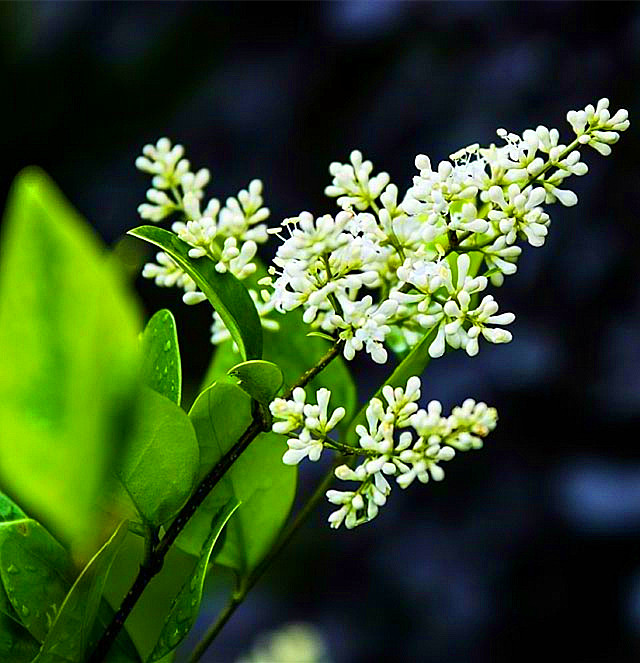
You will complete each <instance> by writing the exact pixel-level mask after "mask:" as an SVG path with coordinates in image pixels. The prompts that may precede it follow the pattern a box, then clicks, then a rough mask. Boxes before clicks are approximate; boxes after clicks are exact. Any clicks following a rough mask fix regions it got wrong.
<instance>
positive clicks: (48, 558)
mask: <svg viewBox="0 0 640 663" xmlns="http://www.w3.org/2000/svg"><path fill="white" fill-rule="evenodd" d="M0 577H1V578H2V584H3V585H4V588H5V590H6V592H7V596H8V597H9V600H10V601H11V605H12V606H13V608H14V609H15V611H16V613H17V615H18V617H19V618H20V620H21V621H22V623H23V624H24V626H25V627H26V628H27V629H28V630H29V632H30V633H31V635H33V637H34V638H36V639H37V640H38V641H40V642H42V641H43V640H44V639H45V637H46V635H47V632H48V630H49V628H50V627H51V624H52V623H53V620H54V619H55V617H56V615H57V613H58V610H60V607H61V605H62V603H63V601H64V597H65V596H66V594H67V590H68V588H69V587H70V586H71V583H72V582H73V577H74V568H73V565H72V564H71V560H70V558H69V555H68V554H67V551H66V550H65V549H64V548H63V547H62V546H61V545H60V544H59V543H58V542H57V541H56V540H55V539H54V538H53V537H52V536H51V535H50V534H49V533H48V532H47V531H46V530H45V529H44V528H43V527H42V526H41V525H40V524H39V523H37V522H36V521H35V520H29V519H25V520H15V521H13V522H11V523H6V524H3V525H0Z"/></svg>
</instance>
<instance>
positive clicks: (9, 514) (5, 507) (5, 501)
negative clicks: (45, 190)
mask: <svg viewBox="0 0 640 663" xmlns="http://www.w3.org/2000/svg"><path fill="white" fill-rule="evenodd" d="M26 518H27V515H26V514H25V512H24V511H23V510H22V509H21V508H20V507H19V506H18V505H17V504H16V503H15V502H14V501H13V500H12V499H10V498H9V497H7V496H6V495H5V494H4V493H1V492H0V523H10V522H12V521H14V520H25V519H26ZM0 613H2V614H3V615H6V616H7V617H10V618H11V619H13V620H14V621H16V622H17V623H18V624H22V622H21V621H20V617H18V614H17V613H16V611H15V610H14V608H13V606H12V605H11V602H10V601H9V597H8V596H7V592H6V591H5V589H4V585H3V584H2V583H0ZM0 617H1V615H0ZM1 632H2V629H0V633H1Z"/></svg>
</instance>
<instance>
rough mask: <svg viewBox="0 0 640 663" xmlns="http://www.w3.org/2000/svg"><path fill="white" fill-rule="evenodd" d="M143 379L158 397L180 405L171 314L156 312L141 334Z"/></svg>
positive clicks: (179, 377)
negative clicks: (160, 396)
mask: <svg viewBox="0 0 640 663" xmlns="http://www.w3.org/2000/svg"><path fill="white" fill-rule="evenodd" d="M142 379H143V381H144V383H145V384H146V385H147V386H148V387H151V389H153V390H154V391H157V392H158V393H159V394H162V395H163V396H166V397H167V398H168V399H169V400H170V401H173V402H174V403H175V404H176V405H180V396H181V391H182V368H181V364H180V348H179V347H178V333H177V330H176V321H175V318H174V317H173V314H172V313H171V311H168V310H167V309H162V310H161V311H158V312H157V313H156V314H155V315H154V316H153V317H152V318H151V320H149V322H148V323H147V326H146V327H145V329H144V333H143V335H142Z"/></svg>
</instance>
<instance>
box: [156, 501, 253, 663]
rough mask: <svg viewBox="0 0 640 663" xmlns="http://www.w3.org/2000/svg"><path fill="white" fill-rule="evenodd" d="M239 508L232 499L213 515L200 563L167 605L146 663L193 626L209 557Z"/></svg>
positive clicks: (170, 647)
mask: <svg viewBox="0 0 640 663" xmlns="http://www.w3.org/2000/svg"><path fill="white" fill-rule="evenodd" d="M239 506H240V503H239V502H238V501H237V500H236V499H234V498H232V499H230V500H229V502H228V503H227V504H226V505H225V506H224V507H223V508H222V509H221V510H220V511H219V513H217V514H216V515H215V517H214V519H213V522H212V523H211V527H210V529H211V532H210V534H209V536H208V537H207V540H206V541H205V542H204V544H203V546H202V550H201V552H200V559H199V560H198V563H197V564H196V566H195V568H194V570H193V572H192V574H191V576H190V577H189V578H187V580H186V581H185V583H184V585H183V586H182V589H181V590H180V592H179V593H178V595H177V596H176V598H175V600H174V602H173V604H172V605H171V609H170V610H169V614H168V615H167V618H166V619H165V622H164V627H163V629H162V633H161V635H160V638H159V639H158V643H157V644H156V647H155V649H154V650H153V652H152V654H151V656H150V658H149V659H148V661H147V663H153V662H154V661H159V660H161V659H162V658H163V657H164V656H166V655H167V654H169V653H170V652H171V651H172V650H174V649H175V648H176V647H177V646H178V645H179V644H180V643H181V642H182V641H183V640H184V638H185V637H186V636H187V633H189V631H190V630H191V627H192V626H193V625H194V623H195V621H196V618H197V616H198V612H199V610H200V603H201V601H202V590H203V588H204V580H205V577H206V574H207V567H208V566H209V560H210V558H211V553H212V552H213V548H214V546H215V544H216V541H217V540H218V537H219V536H220V534H221V532H222V530H223V529H224V526H225V525H226V524H227V522H228V521H229V518H231V516H232V515H233V513H234V512H235V510H236V509H237V508H238V507H239Z"/></svg>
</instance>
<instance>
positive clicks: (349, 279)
mask: <svg viewBox="0 0 640 663" xmlns="http://www.w3.org/2000/svg"><path fill="white" fill-rule="evenodd" d="M608 106H609V102H608V100H607V99H601V100H600V101H599V102H598V103H597V105H596V107H593V106H587V107H586V108H585V109H584V110H582V111H571V112H569V113H568V115H567V119H568V121H569V123H570V124H571V126H572V128H573V130H574V132H575V134H576V138H575V140H573V142H571V143H570V144H568V145H565V144H563V143H560V133H559V132H558V130H557V129H548V128H547V127H544V126H538V127H537V128H536V129H527V130H526V131H524V132H523V134H522V135H521V136H520V135H517V134H514V133H509V132H507V131H506V130H504V129H499V130H498V132H497V133H498V136H499V137H500V138H501V139H502V140H503V141H504V144H503V145H501V146H496V145H493V144H492V145H490V146H489V147H487V148H481V147H480V146H479V145H477V144H476V145H471V146H469V147H466V148H463V149H461V150H459V151H458V152H456V153H455V154H452V155H451V157H450V160H449V161H442V162H441V163H440V164H438V166H437V167H435V168H434V167H432V164H431V161H430V160H429V158H428V157H426V156H424V155H419V156H418V157H417V158H416V167H417V168H418V170H419V175H417V176H416V177H414V180H413V186H411V187H410V188H409V189H408V191H407V192H406V194H405V196H404V198H403V200H402V201H401V202H400V203H398V188H397V187H396V186H395V185H393V184H390V183H389V176H388V174H387V173H379V174H377V175H373V174H372V173H373V165H372V164H371V162H370V161H365V160H363V157H362V154H361V153H360V152H359V151H357V150H356V151H354V152H352V153H351V156H350V163H349V164H340V163H332V164H331V166H330V173H331V175H332V176H333V181H332V183H331V185H330V186H328V187H327V188H326V189H325V193H326V194H327V195H329V196H332V197H337V198H338V204H339V205H340V207H342V210H343V211H341V212H340V213H338V214H337V215H336V216H335V217H333V216H330V215H325V216H322V217H319V218H317V219H314V217H313V216H312V215H311V214H310V213H308V212H303V213H301V214H300V215H299V216H297V217H294V218H291V219H286V220H285V222H284V224H283V227H282V228H281V229H280V230H278V231H277V232H278V234H279V237H280V239H281V240H282V244H281V245H280V246H279V248H278V251H277V254H276V257H275V259H274V266H272V267H271V269H270V273H271V278H270V279H266V280H264V281H263V283H264V284H265V285H271V286H272V288H273V294H272V298H271V302H272V304H273V306H274V308H275V309H276V310H277V311H279V312H287V311H290V310H293V309H295V308H298V307H301V308H302V309H303V311H304V314H303V319H304V320H305V322H306V323H307V324H309V325H311V326H312V327H313V328H315V329H318V330H320V331H321V332H322V333H325V334H327V335H329V336H330V337H331V338H334V339H336V340H338V339H341V340H342V341H343V348H344V350H343V351H344V356H345V358H347V359H352V358H353V357H354V355H355V353H356V352H358V351H360V350H363V349H364V350H365V351H366V352H368V353H369V354H370V355H371V357H372V359H373V360H374V361H376V362H379V363H384V362H385V361H386V360H387V351H386V349H385V347H384V345H385V343H386V344H387V345H388V344H389V338H390V337H391V336H393V337H394V338H397V337H398V335H400V336H401V337H404V338H405V340H406V344H405V345H406V346H409V345H410V344H411V343H414V342H415V340H416V339H417V338H419V337H420V336H423V335H425V334H429V333H431V334H432V335H433V341H432V344H431V347H430V354H431V356H432V357H439V356H441V355H442V354H444V351H445V348H446V346H449V347H452V348H463V349H464V350H466V351H467V353H468V354H469V355H475V354H477V352H478V350H479V339H480V337H482V338H484V339H485V340H487V341H489V342H491V343H505V342H508V341H510V340H511V334H510V333H509V332H508V331H506V330H504V329H501V328H499V327H496V326H495V325H507V324H509V323H510V322H512V321H513V319H514V316H513V314H511V313H502V314H498V304H497V303H496V302H495V300H494V299H493V297H492V296H491V295H481V293H482V292H483V291H484V290H485V289H486V288H487V286H488V284H489V282H491V283H492V284H493V285H494V286H499V285H501V284H502V282H503V280H504V277H505V276H506V275H510V274H513V273H515V272H516V270H517V260H518V258H519V256H520V253H521V251H522V249H521V247H520V246H518V244H517V243H518V241H519V240H522V241H523V242H527V243H528V244H530V245H531V246H534V247H539V246H542V245H543V244H544V242H545V239H546V236H547V233H548V229H549V223H550V219H549V215H548V214H547V212H546V211H545V210H544V208H543V206H544V205H547V204H551V203H554V202H556V201H560V203H561V204H563V205H574V204H575V203H576V202H577V197H576V195H575V193H573V191H570V190H569V189H567V188H565V187H564V181H565V180H566V179H567V178H568V177H569V176H571V175H584V174H585V173H586V172H587V166H586V164H584V163H583V162H582V161H581V160H580V159H581V155H580V148H581V147H582V146H583V145H589V146H591V147H594V148H595V149H596V150H598V151H599V152H600V153H601V154H608V153H609V152H610V145H611V144H612V143H614V142H616V141H617V140H618V137H619V132H621V131H624V130H625V129H626V128H627V127H628V126H629V121H628V119H627V111H625V110H620V111H618V112H616V113H615V114H613V115H611V114H610V113H609V110H608ZM282 231H286V232H285V234H282ZM479 296H482V299H481V300H480V301H478V297H479ZM395 345H396V346H397V343H396V344H395Z"/></svg>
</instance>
